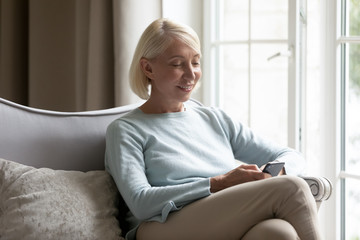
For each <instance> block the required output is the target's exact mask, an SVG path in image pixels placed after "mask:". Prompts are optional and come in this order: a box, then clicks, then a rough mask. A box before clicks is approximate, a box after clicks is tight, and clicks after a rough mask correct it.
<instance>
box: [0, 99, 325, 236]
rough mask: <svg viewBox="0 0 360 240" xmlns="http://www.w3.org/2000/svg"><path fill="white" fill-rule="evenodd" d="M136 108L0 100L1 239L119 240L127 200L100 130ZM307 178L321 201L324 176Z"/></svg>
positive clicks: (132, 106)
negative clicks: (71, 107) (68, 108)
mask: <svg viewBox="0 0 360 240" xmlns="http://www.w3.org/2000/svg"><path fill="white" fill-rule="evenodd" d="M188 104H195V105H199V104H200V103H198V102H197V101H195V100H190V101H189V102H188ZM137 106H138V104H134V105H128V106H123V107H118V108H112V109H107V110H99V111H89V112H75V113H70V112H56V111H47V110H41V109H35V108H30V107H25V106H22V105H19V104H15V103H13V102H10V101H7V100H5V99H1V98H0V239H122V237H121V235H122V234H123V233H124V231H122V230H123V229H122V228H123V227H124V226H125V225H124V224H126V223H125V222H124V221H123V219H124V218H123V217H122V216H123V215H122V214H123V213H124V207H125V206H124V204H123V202H122V201H121V197H120V196H119V194H118V192H117V189H116V186H115V184H114V182H113V180H112V178H111V177H110V176H109V175H108V174H107V173H106V172H105V171H104V151H105V131H106V127H107V126H108V124H109V123H110V122H111V121H113V120H114V119H116V118H119V117H120V116H122V115H123V114H125V113H127V112H128V111H130V110H132V109H133V108H135V107H137ZM305 180H306V181H307V182H308V183H309V186H310V188H311V190H312V193H313V195H314V199H315V200H316V201H317V202H318V206H320V203H321V202H322V201H323V200H326V199H328V198H329V197H330V195H331V189H332V186H331V183H330V182H329V181H328V180H327V179H326V178H323V177H306V178H305ZM120 226H121V227H120Z"/></svg>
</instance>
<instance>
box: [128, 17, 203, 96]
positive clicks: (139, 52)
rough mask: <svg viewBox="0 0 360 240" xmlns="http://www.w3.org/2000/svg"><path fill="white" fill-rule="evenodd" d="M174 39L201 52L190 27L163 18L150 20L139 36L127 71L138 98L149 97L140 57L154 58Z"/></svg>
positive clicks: (196, 38)
mask: <svg viewBox="0 0 360 240" xmlns="http://www.w3.org/2000/svg"><path fill="white" fill-rule="evenodd" d="M174 39H177V40H180V41H182V42H184V43H185V44H186V45H188V46H189V47H191V48H192V49H194V50H195V51H197V52H198V53H199V54H201V46H200V40H199V37H198V36H197V34H196V32H195V31H194V30H193V29H192V28H190V27H188V26H186V25H182V24H179V23H176V22H174V21H171V20H169V19H165V18H161V19H157V20H155V21H154V22H152V23H151V24H150V25H149V26H148V27H147V28H146V29H145V31H144V32H143V34H142V35H141V37H140V40H139V42H138V44H137V47H136V49H135V53H134V56H133V59H132V62H131V66H130V71H129V76H130V87H131V89H132V90H133V92H134V93H135V94H136V95H138V96H139V97H140V98H142V99H148V98H149V85H150V84H151V83H150V80H149V79H148V78H147V76H146V75H145V74H144V73H143V71H142V69H141V66H140V60H141V58H147V59H154V58H156V57H157V56H159V55H160V54H162V53H163V52H164V51H165V50H166V49H167V48H168V47H169V46H170V44H171V43H172V41H173V40H174Z"/></svg>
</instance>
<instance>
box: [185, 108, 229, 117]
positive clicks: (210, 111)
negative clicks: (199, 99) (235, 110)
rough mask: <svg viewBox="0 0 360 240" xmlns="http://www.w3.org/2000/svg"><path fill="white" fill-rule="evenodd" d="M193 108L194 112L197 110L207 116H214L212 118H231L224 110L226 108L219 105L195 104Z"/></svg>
mask: <svg viewBox="0 0 360 240" xmlns="http://www.w3.org/2000/svg"><path fill="white" fill-rule="evenodd" d="M191 109H193V110H194V112H196V113H197V114H200V115H205V116H207V117H212V118H214V117H215V118H220V119H227V118H229V116H228V115H227V114H226V113H225V112H224V110H222V109H221V108H218V107H208V106H195V107H192V108H191Z"/></svg>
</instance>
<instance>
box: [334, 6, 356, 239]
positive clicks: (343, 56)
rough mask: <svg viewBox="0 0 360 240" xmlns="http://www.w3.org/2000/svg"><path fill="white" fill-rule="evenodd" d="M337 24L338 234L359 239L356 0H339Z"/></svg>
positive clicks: (344, 237) (345, 237)
mask: <svg viewBox="0 0 360 240" xmlns="http://www.w3.org/2000/svg"><path fill="white" fill-rule="evenodd" d="M339 17H340V18H341V19H340V21H339V23H341V27H340V38H339V39H338V42H339V46H338V48H339V49H340V54H339V56H338V57H339V66H338V67H339V68H340V73H341V77H340V81H341V89H340V91H341V172H340V178H341V185H340V186H341V222H342V223H343V224H342V226H341V232H342V233H341V234H342V239H346V240H356V239H360V230H359V226H360V189H359V184H360V1H358V0H342V1H341V12H340V14H339Z"/></svg>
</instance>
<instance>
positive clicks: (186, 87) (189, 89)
mask: <svg viewBox="0 0 360 240" xmlns="http://www.w3.org/2000/svg"><path fill="white" fill-rule="evenodd" d="M178 88H180V89H181V90H183V91H185V92H190V91H191V90H192V89H193V85H190V86H178Z"/></svg>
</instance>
